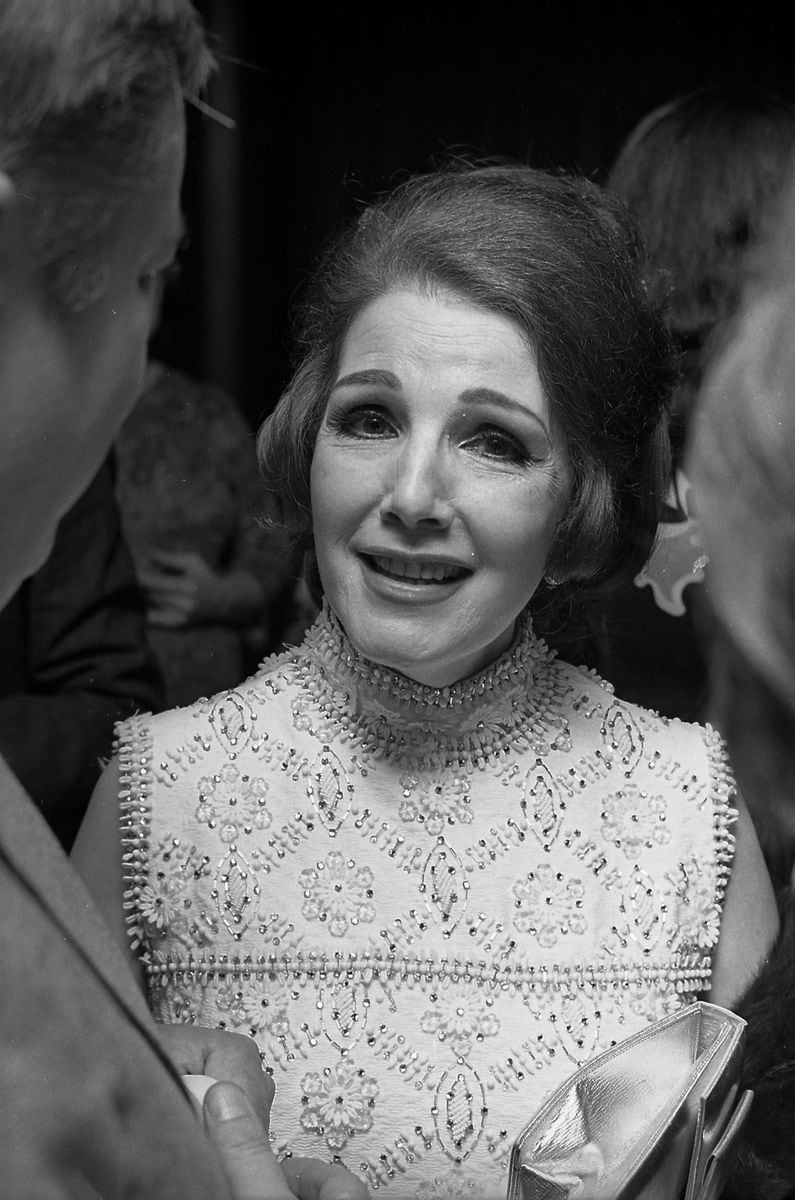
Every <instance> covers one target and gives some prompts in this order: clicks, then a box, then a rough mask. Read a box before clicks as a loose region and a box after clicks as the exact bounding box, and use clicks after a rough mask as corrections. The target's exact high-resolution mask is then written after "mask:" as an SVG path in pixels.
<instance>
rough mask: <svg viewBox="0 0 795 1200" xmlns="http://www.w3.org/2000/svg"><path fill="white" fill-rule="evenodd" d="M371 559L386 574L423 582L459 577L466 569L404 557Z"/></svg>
mask: <svg viewBox="0 0 795 1200" xmlns="http://www.w3.org/2000/svg"><path fill="white" fill-rule="evenodd" d="M371 561H372V562H373V563H374V564H375V566H376V567H377V569H378V570H379V571H381V572H382V573H383V574H384V575H393V576H395V578H397V579H412V580H418V581H422V582H423V583H442V582H447V581H449V580H452V579H459V578H460V577H461V576H462V575H463V574H464V570H463V568H462V567H455V566H453V565H452V564H451V563H438V562H418V561H416V560H411V561H408V562H407V561H406V560H404V559H402V558H384V557H382V556H381V555H373V556H372V558H371Z"/></svg>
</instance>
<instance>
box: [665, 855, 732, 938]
mask: <svg viewBox="0 0 795 1200" xmlns="http://www.w3.org/2000/svg"><path fill="white" fill-rule="evenodd" d="M673 883H674V887H675V899H674V901H673V903H672V905H671V910H672V911H671V920H672V923H673V925H674V928H676V929H677V930H678V933H679V936H680V937H681V938H682V940H683V941H684V942H689V943H690V944H691V945H693V946H698V947H700V948H701V949H704V950H708V949H709V948H710V947H712V946H714V945H715V944H716V943H717V941H718V935H719V933H720V918H721V910H720V906H719V905H718V904H716V902H715V894H714V889H713V888H711V887H710V879H709V875H708V874H707V873H705V871H704V869H703V864H702V863H700V862H699V860H698V859H697V858H691V859H690V860H689V861H688V862H683V863H680V864H679V870H678V873H677V876H676V877H675V878H674V880H673Z"/></svg>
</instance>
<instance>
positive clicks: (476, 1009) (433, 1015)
mask: <svg viewBox="0 0 795 1200" xmlns="http://www.w3.org/2000/svg"><path fill="white" fill-rule="evenodd" d="M492 1009H493V1004H492V1003H491V1002H489V1001H488V1000H486V999H485V998H484V997H483V996H482V995H481V994H480V993H478V992H475V993H471V994H470V995H468V996H466V997H462V996H461V995H460V993H457V992H454V993H452V994H450V995H445V996H444V997H443V998H442V1000H441V1003H437V1004H436V1006H435V1007H434V1008H429V1009H428V1010H427V1011H426V1012H424V1013H423V1014H422V1017H421V1019H420V1028H421V1029H423V1030H424V1032H425V1033H435V1034H436V1035H437V1037H438V1038H439V1041H440V1042H445V1043H446V1044H447V1045H448V1046H449V1047H450V1049H451V1050H452V1051H453V1054H458V1055H461V1056H462V1057H463V1058H465V1057H466V1056H467V1055H468V1054H469V1052H470V1050H471V1049H472V1042H473V1041H478V1042H482V1041H483V1039H484V1038H486V1037H494V1036H495V1035H496V1034H497V1033H499V1030H500V1023H499V1021H498V1020H497V1017H496V1016H495V1014H494V1012H493V1011H492Z"/></svg>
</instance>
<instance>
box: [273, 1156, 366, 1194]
mask: <svg viewBox="0 0 795 1200" xmlns="http://www.w3.org/2000/svg"><path fill="white" fill-rule="evenodd" d="M282 1170H283V1171H284V1174H285V1177H286V1179H287V1182H288V1184H289V1185H290V1190H291V1191H292V1192H293V1193H294V1194H295V1195H296V1196H297V1197H298V1198H299V1200H368V1197H369V1195H370V1193H369V1192H368V1190H367V1188H366V1187H365V1185H364V1184H363V1183H362V1181H361V1180H360V1179H357V1178H356V1176H355V1175H352V1174H351V1172H350V1171H349V1170H348V1169H347V1167H341V1166H330V1165H329V1164H328V1163H324V1162H322V1161H321V1160H320V1159H319V1158H287V1159H285V1160H284V1162H283V1163H282Z"/></svg>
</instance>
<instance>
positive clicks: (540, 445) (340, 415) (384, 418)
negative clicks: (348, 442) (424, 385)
mask: <svg viewBox="0 0 795 1200" xmlns="http://www.w3.org/2000/svg"><path fill="white" fill-rule="evenodd" d="M326 424H327V426H328V428H329V430H330V431H331V432H332V433H334V434H337V435H338V436H340V437H344V438H351V439H354V440H360V441H380V440H383V439H385V438H395V437H399V436H400V434H401V432H403V431H404V429H403V423H402V422H401V420H400V418H399V417H397V416H396V415H395V414H394V413H392V412H391V411H390V410H389V409H388V408H386V407H384V406H382V405H379V404H374V403H370V402H368V403H366V404H354V405H350V406H339V407H334V406H332V407H331V408H330V409H329V412H328V414H327V416H326ZM448 437H449V439H450V441H451V442H452V443H453V444H455V445H458V446H459V447H460V448H461V449H462V450H465V451H466V452H467V453H468V454H474V455H476V456H478V457H480V458H485V459H487V460H489V461H491V462H494V463H503V464H506V465H509V466H526V465H533V464H538V463H543V462H547V461H548V460H549V457H550V453H551V447H550V445H549V442H548V441H547V440H546V438H545V437H542V436H540V435H539V436H535V437H532V438H530V437H528V438H523V437H522V436H521V435H520V434H518V433H516V432H514V431H512V430H509V429H505V428H503V427H502V426H500V425H496V424H493V423H492V422H486V421H484V422H482V423H480V424H474V425H473V423H472V422H469V421H468V422H467V428H466V429H463V430H458V431H450V433H449V434H448Z"/></svg>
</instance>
